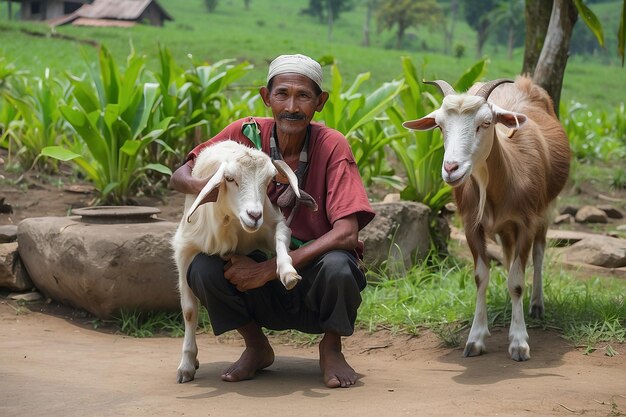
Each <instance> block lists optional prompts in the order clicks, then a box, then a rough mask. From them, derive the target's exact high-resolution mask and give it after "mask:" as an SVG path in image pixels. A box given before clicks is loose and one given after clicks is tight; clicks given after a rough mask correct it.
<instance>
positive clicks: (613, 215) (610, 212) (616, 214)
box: [598, 204, 624, 219]
mask: <svg viewBox="0 0 626 417" xmlns="http://www.w3.org/2000/svg"><path fill="white" fill-rule="evenodd" d="M598 208H599V209H600V210H602V211H603V212H605V213H606V215H607V216H608V218H609V219H623V218H624V215H623V214H622V212H621V211H619V210H618V209H616V208H615V207H613V206H612V205H610V204H603V205H601V206H598Z"/></svg>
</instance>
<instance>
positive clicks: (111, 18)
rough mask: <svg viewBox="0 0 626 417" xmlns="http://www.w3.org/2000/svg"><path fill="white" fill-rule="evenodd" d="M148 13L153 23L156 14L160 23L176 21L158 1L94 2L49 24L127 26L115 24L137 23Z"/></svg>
mask: <svg viewBox="0 0 626 417" xmlns="http://www.w3.org/2000/svg"><path fill="white" fill-rule="evenodd" d="M148 12H150V19H149V20H151V21H153V19H155V16H154V14H155V13H156V14H158V16H159V18H158V19H157V21H158V22H162V21H163V20H174V19H172V16H170V15H169V13H167V12H166V11H165V9H163V7H161V5H160V4H159V3H157V1H156V0H94V2H93V3H91V4H85V5H83V6H81V7H80V8H79V9H78V10H76V11H75V12H74V13H72V14H70V15H67V16H64V17H62V18H59V19H54V21H50V22H49V23H50V24H51V25H52V26H58V25H64V24H67V23H74V24H81V25H90V26H109V25H111V26H126V25H124V24H115V23H114V22H115V21H128V22H136V21H139V20H141V19H143V18H146V17H148ZM100 22H101V23H100ZM120 23H121V22H120Z"/></svg>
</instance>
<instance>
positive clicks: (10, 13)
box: [8, 0, 13, 20]
mask: <svg viewBox="0 0 626 417" xmlns="http://www.w3.org/2000/svg"><path fill="white" fill-rule="evenodd" d="M8 1H9V20H11V19H12V15H13V10H11V5H12V2H11V0H8Z"/></svg>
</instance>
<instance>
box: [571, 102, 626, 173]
mask: <svg viewBox="0 0 626 417" xmlns="http://www.w3.org/2000/svg"><path fill="white" fill-rule="evenodd" d="M561 114H562V115H564V117H563V118H562V122H563V127H564V128H565V131H566V133H567V137H568V138H569V141H570V147H571V149H572V152H573V153H574V157H575V158H576V159H579V160H586V161H596V160H607V161H611V160H620V159H623V158H624V157H626V113H625V111H624V104H623V103H622V104H621V105H620V106H618V107H617V108H616V109H615V112H613V113H609V112H607V111H604V110H591V109H589V108H588V106H586V105H584V104H580V103H576V102H572V103H569V105H564V104H563V103H561Z"/></svg>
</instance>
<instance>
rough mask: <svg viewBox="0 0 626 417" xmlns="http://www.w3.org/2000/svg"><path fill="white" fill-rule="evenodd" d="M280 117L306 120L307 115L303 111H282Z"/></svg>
mask: <svg viewBox="0 0 626 417" xmlns="http://www.w3.org/2000/svg"><path fill="white" fill-rule="evenodd" d="M280 118H281V119H289V120H304V119H305V116H304V114H301V113H281V114H280Z"/></svg>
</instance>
